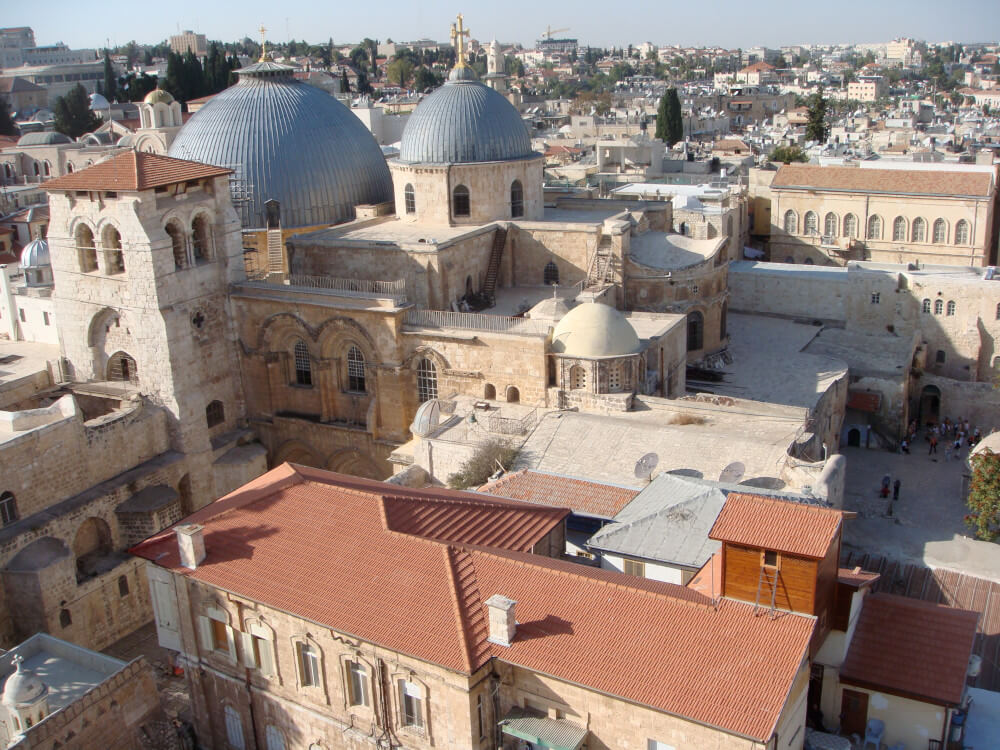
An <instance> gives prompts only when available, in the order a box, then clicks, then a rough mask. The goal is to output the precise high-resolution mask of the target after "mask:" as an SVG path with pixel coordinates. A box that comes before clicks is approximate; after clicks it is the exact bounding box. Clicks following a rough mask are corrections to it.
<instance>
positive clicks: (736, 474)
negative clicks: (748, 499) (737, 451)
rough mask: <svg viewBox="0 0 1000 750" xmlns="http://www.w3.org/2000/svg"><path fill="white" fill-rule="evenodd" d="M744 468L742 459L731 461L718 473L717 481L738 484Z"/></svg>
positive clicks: (745, 468)
mask: <svg viewBox="0 0 1000 750" xmlns="http://www.w3.org/2000/svg"><path fill="white" fill-rule="evenodd" d="M746 470H747V467H746V466H744V465H743V462H742V461H733V462H732V463H731V464H729V466H727V467H726V468H725V469H723V470H722V473H721V474H719V481H720V482H724V483H725V484H738V483H739V481H740V480H741V479H743V475H744V474H745V473H746Z"/></svg>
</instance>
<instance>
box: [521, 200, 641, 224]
mask: <svg viewBox="0 0 1000 750" xmlns="http://www.w3.org/2000/svg"><path fill="white" fill-rule="evenodd" d="M595 202H596V201H595ZM636 208H638V206H637V207H636ZM624 213H625V209H623V208H622V207H621V206H620V205H618V204H614V205H610V206H608V207H607V208H601V207H599V206H598V207H594V208H589V207H588V208H581V209H576V208H549V207H547V206H546V208H545V215H544V216H542V218H541V219H535V220H533V221H531V222H525V223H529V224H530V223H538V222H539V221H542V222H552V223H555V224H603V223H604V222H605V221H607V220H608V219H613V218H614V217H616V216H619V215H621V214H624Z"/></svg>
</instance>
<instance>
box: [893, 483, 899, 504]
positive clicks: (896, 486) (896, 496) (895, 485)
mask: <svg viewBox="0 0 1000 750" xmlns="http://www.w3.org/2000/svg"><path fill="white" fill-rule="evenodd" d="M899 484H900V483H899V480H898V479H897V480H896V481H895V482H893V483H892V499H893V500H899Z"/></svg>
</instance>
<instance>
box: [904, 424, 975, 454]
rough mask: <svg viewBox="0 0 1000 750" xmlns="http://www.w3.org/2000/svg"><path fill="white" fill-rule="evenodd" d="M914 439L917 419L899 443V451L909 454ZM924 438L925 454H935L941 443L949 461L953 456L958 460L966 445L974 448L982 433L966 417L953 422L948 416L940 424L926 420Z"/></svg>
mask: <svg viewBox="0 0 1000 750" xmlns="http://www.w3.org/2000/svg"><path fill="white" fill-rule="evenodd" d="M916 439H917V420H915V419H914V420H913V421H911V422H910V424H909V427H908V428H907V430H906V434H905V435H904V436H903V439H902V441H901V442H900V444H899V450H900V452H901V453H906V454H909V453H910V451H911V449H912V446H913V443H914V442H916ZM924 440H926V441H927V455H929V456H933V455H936V454H937V452H938V446H939V445H941V444H943V445H944V458H945V461H950V460H951V458H952V457H953V456H954V458H955V460H956V461H958V460H960V459H961V458H962V449H963V448H965V447H968V449H969V450H970V451H971V450H972V449H973V448H975V447H976V444H977V443H979V441H980V440H982V433H981V432H980V430H979V428H978V427H972V425H970V424H969V420H968V419H962V417H959V418H958V419H957V420H955V421H954V422H953V421H952V420H951V419H950V418H949V417H945V418H944V421H942V422H941V424H938V423H937V422H928V424H927V427H926V430H925V431H924Z"/></svg>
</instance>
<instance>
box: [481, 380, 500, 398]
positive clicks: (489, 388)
mask: <svg viewBox="0 0 1000 750" xmlns="http://www.w3.org/2000/svg"><path fill="white" fill-rule="evenodd" d="M483 398H485V399H486V400H487V401H496V398H497V387H496V386H495V385H493V383H487V384H486V386H485V387H484V388H483Z"/></svg>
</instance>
